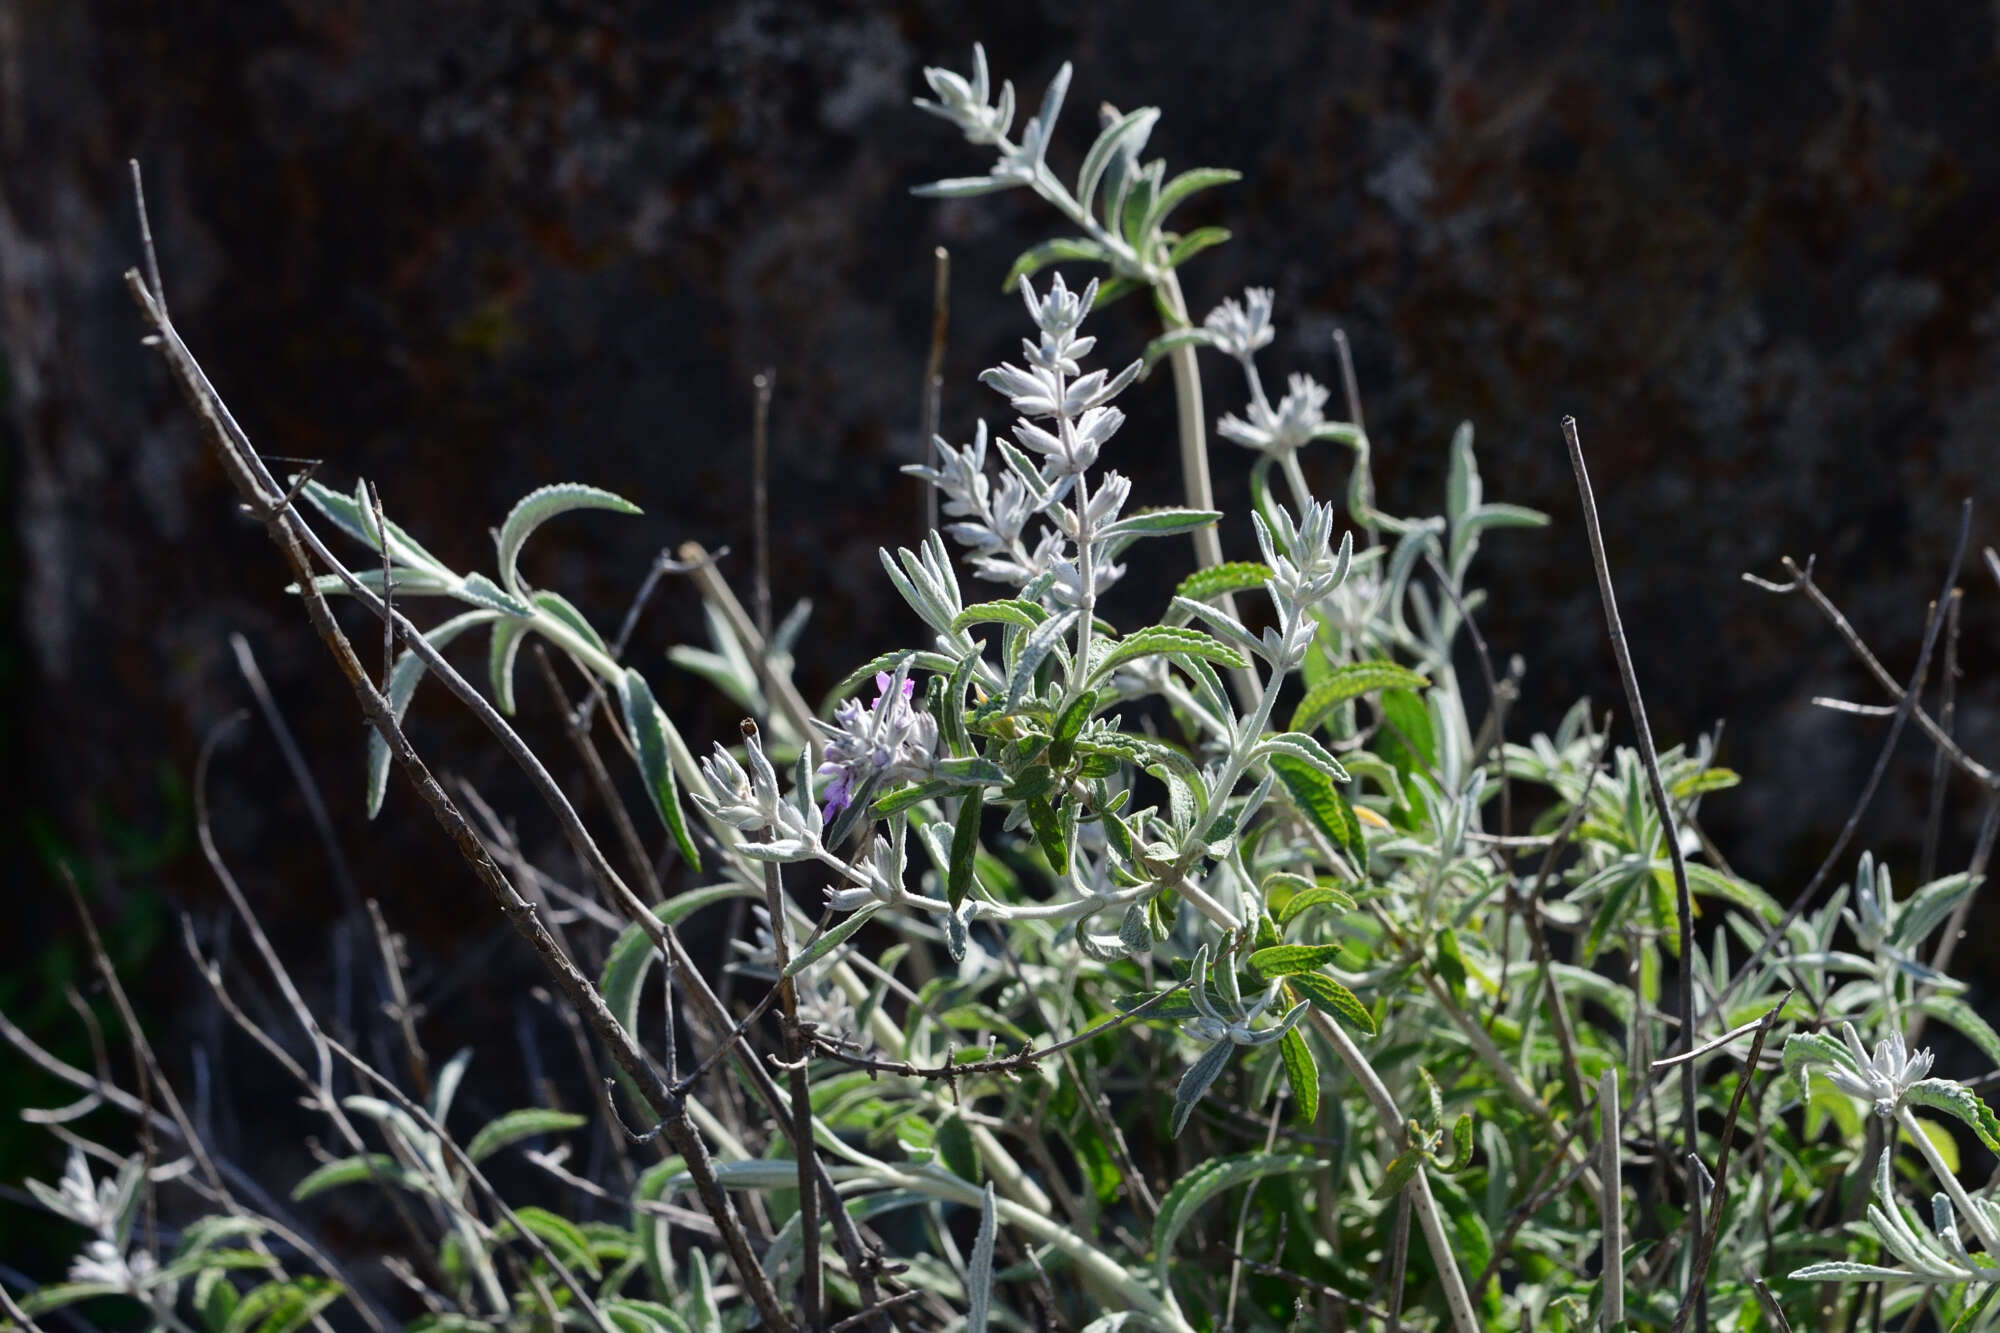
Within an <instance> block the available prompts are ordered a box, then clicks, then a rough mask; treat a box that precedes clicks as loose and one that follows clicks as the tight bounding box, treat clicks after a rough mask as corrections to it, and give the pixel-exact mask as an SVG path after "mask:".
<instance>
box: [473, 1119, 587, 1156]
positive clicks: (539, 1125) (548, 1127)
mask: <svg viewBox="0 0 2000 1333" xmlns="http://www.w3.org/2000/svg"><path fill="white" fill-rule="evenodd" d="M586 1123H588V1122H587V1121H586V1120H585V1119H584V1117H582V1116H580V1115H577V1114H576V1113H575V1112H573V1111H557V1110H552V1109H550V1108H549V1107H546V1106H524V1107H522V1108H521V1109H520V1110H518V1111H509V1112H507V1114H505V1115H503V1116H500V1117H498V1118H497V1119H494V1120H490V1121H488V1122H487V1123H486V1125H485V1127H484V1128H482V1129H481V1130H480V1131H479V1132H478V1133H477V1134H474V1135H473V1136H472V1142H471V1143H468V1144H467V1145H466V1146H465V1155H466V1156H467V1157H469V1158H471V1159H472V1160H473V1161H475V1162H483V1161H485V1160H486V1159H487V1158H488V1157H491V1156H492V1155H493V1154H494V1153H496V1152H499V1151H500V1150H501V1149H502V1148H504V1147H506V1146H507V1145H509V1144H511V1143H519V1142H520V1141H521V1140H522V1139H532V1138H534V1137H536V1136H537V1135H540V1134H559V1133H561V1132H563V1131H564V1130H569V1129H580V1128H582V1127H583V1125H585V1124H586Z"/></svg>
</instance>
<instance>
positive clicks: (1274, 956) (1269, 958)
mask: <svg viewBox="0 0 2000 1333" xmlns="http://www.w3.org/2000/svg"><path fill="white" fill-rule="evenodd" d="M1344 947H1345V946H1344V945H1339V944H1280V945H1276V946H1274V947H1272V948H1269V949H1259V950H1257V952H1255V953H1253V954H1251V955H1250V966H1252V967H1254V968H1256V969H1257V970H1258V971H1259V972H1262V973H1263V974H1264V975H1265V976H1267V977H1290V976H1296V975H1297V974H1299V973H1300V972H1314V971H1317V970H1318V969H1320V968H1322V967H1325V966H1326V965H1327V964H1328V963H1330V962H1332V961H1333V960H1334V959H1336V958H1338V957H1340V951H1341V949H1342V948H1344Z"/></svg>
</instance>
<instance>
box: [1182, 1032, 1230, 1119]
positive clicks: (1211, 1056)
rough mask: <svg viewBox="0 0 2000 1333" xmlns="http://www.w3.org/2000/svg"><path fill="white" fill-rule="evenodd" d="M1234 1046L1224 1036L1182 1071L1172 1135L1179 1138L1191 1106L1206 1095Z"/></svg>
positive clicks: (1192, 1109) (1190, 1112) (1191, 1110)
mask: <svg viewBox="0 0 2000 1333" xmlns="http://www.w3.org/2000/svg"><path fill="white" fill-rule="evenodd" d="M1235 1050H1236V1044H1235V1043H1234V1042H1232V1041H1230V1040H1229V1039H1228V1038H1227V1037H1224V1038H1223V1039H1222V1040H1221V1041H1218V1042H1214V1043H1212V1044H1211V1045H1210V1046H1209V1048H1208V1049H1207V1050H1205V1051H1203V1052H1202V1053H1201V1058H1200V1059H1198V1060H1196V1061H1195V1062H1194V1063H1193V1064H1191V1065H1189V1066H1188V1068H1187V1072H1186V1073H1184V1074H1182V1075H1181V1081H1180V1083H1179V1085H1178V1086H1176V1087H1175V1088H1174V1113H1173V1121H1172V1134H1173V1137H1175V1138H1179V1137H1180V1136H1181V1131H1182V1130H1183V1129H1185V1128H1187V1122H1188V1117H1189V1116H1190V1115H1192V1114H1194V1108H1195V1107H1196V1106H1197V1105H1199V1104H1200V1102H1201V1099H1202V1098H1203V1097H1205V1096H1207V1095H1208V1090H1209V1087H1210V1086H1211V1085H1212V1084H1213V1083H1214V1082H1215V1080H1216V1078H1217V1076H1218V1075H1220V1074H1221V1073H1222V1067H1223V1066H1224V1065H1226V1064H1228V1063H1229V1057H1230V1056H1231V1055H1232V1054H1233V1053H1234V1052H1235Z"/></svg>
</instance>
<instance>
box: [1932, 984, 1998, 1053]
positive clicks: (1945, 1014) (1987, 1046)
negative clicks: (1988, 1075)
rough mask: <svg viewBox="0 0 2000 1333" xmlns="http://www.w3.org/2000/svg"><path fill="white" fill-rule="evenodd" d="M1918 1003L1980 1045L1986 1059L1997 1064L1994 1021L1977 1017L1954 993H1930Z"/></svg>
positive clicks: (1977, 1013) (1980, 1050) (1996, 1041)
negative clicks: (1991, 1022) (1989, 1021)
mask: <svg viewBox="0 0 2000 1333" xmlns="http://www.w3.org/2000/svg"><path fill="white" fill-rule="evenodd" d="M1917 1007H1918V1008H1919V1009H1921V1010H1923V1011H1924V1012H1925V1013H1927V1014H1929V1015H1930V1016H1931V1017H1933V1018H1936V1019H1939V1020H1941V1021H1943V1022H1945V1023H1949V1024H1950V1025H1951V1026H1952V1027H1954V1028H1956V1029H1958V1031H1959V1032H1960V1034H1962V1035H1963V1036H1964V1037H1965V1038H1966V1040H1968V1041H1970V1042H1971V1043H1972V1044H1973V1045H1974V1046H1977V1047H1978V1048H1979V1053H1980V1054H1981V1055H1983V1056H1985V1057H1986V1060H1987V1063H1989V1064H1991V1065H1993V1066H1994V1067H1995V1068H2000V1032H1995V1031H1994V1030H1993V1025H1992V1024H1990V1023H1988V1022H1987V1021H1986V1020H1985V1019H1984V1018H1982V1017H1980V1016H1979V1012H1978V1011H1977V1010H1975V1009H1974V1008H1973V1007H1972V1006H1971V1005H1969V1004H1967V1003H1966V1002H1965V1001H1964V1000H1961V999H1959V998H1958V997H1957V996H1956V995H1938V994H1935V993H1932V994H1928V995H1925V996H1923V997H1922V998H1921V999H1919V1000H1918V1001H1917Z"/></svg>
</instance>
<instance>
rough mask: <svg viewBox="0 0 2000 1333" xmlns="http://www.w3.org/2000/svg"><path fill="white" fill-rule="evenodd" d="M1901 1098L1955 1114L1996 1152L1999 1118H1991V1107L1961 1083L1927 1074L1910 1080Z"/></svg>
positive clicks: (1999, 1127) (1997, 1148) (1999, 1137)
mask: <svg viewBox="0 0 2000 1333" xmlns="http://www.w3.org/2000/svg"><path fill="white" fill-rule="evenodd" d="M1903 1100H1904V1101H1905V1102H1907V1103H1909V1104H1910V1105H1911V1106H1928V1107H1931V1108H1932V1109H1934V1110H1939V1111H1943V1112H1945V1113H1947V1114H1949V1115H1951V1116H1954V1117H1956V1118H1957V1119H1959V1120H1961V1121H1963V1122H1964V1123H1965V1126H1966V1128H1968V1129H1970V1130H1971V1131H1972V1132H1973V1133H1974V1134H1977V1135H1978V1136H1979V1141H1980V1142H1981V1143H1983V1144H1985V1145H1986V1147H1987V1149H1988V1150H1989V1151H1992V1152H2000V1120H1996V1119H1994V1116H1993V1112H1992V1110H1991V1108H1989V1107H1988V1106H1987V1105H1986V1103H1985V1102H1983V1101H1981V1100H1980V1099H1979V1094H1978V1093H1976V1092H1974V1091H1973V1090H1972V1089H1971V1088H1968V1087H1966V1086H1965V1085H1964V1084H1963V1083H1958V1082H1955V1081H1954V1080H1952V1079H1948V1078H1927V1079H1924V1080H1922V1081H1921V1082H1918V1083H1913V1084H1911V1085H1910V1087H1909V1089H1908V1090H1907V1091H1906V1092H1904V1094H1903Z"/></svg>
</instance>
